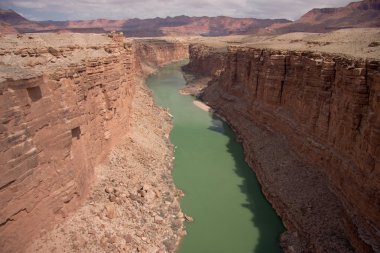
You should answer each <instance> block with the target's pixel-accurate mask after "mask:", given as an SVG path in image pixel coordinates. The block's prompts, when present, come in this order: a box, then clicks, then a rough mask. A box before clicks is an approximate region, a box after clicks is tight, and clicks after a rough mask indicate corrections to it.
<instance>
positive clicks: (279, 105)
mask: <svg viewBox="0 0 380 253" xmlns="http://www.w3.org/2000/svg"><path fill="white" fill-rule="evenodd" d="M212 51H213V50H210V49H209V48H207V47H205V46H202V45H194V46H191V47H190V65H189V69H190V70H191V71H193V72H195V74H198V73H199V74H200V75H204V74H208V75H211V76H212V77H213V80H212V81H211V82H210V83H209V86H208V87H207V88H206V89H205V90H204V91H203V94H202V99H203V100H205V101H206V102H208V104H209V105H210V106H212V107H213V108H214V110H215V111H216V112H217V113H218V114H220V115H222V116H223V117H224V118H226V119H227V121H228V122H229V123H230V124H231V125H232V127H233V128H234V129H235V131H236V132H237V134H238V136H239V139H240V140H241V141H242V143H243V145H244V149H245V154H246V159H247V161H248V163H249V164H250V165H251V167H252V168H253V169H254V170H255V172H256V173H257V175H258V178H259V180H260V182H261V184H262V186H263V191H264V193H265V195H266V196H267V197H268V199H269V200H270V202H271V203H272V205H273V206H274V207H275V209H276V210H277V212H278V213H279V214H280V216H281V217H282V219H283V221H284V223H285V225H286V227H287V229H288V231H289V232H288V233H286V234H284V235H283V236H282V244H283V245H287V246H286V247H285V250H289V252H291V251H292V250H294V249H299V250H302V251H312V252H350V251H352V250H353V248H354V249H355V250H357V251H359V252H373V251H375V252H376V251H379V250H380V244H379V242H380V238H379V233H378V232H379V231H380V227H379V224H380V213H379V210H380V198H379V196H380V194H379V193H380V181H379V178H380V177H379V173H380V153H379V152H380V138H379V136H380V135H379V133H380V100H379V96H380V86H379V85H380V67H379V61H378V60H374V59H372V60H371V59H367V60H366V59H350V58H349V57H344V56H338V55H332V54H324V53H317V52H300V51H285V50H273V49H255V48H247V47H229V48H228V52H225V53H220V52H219V53H217V54H215V53H213V52H212ZM220 54H223V56H221V55H220ZM214 59H224V60H223V63H221V64H220V66H221V68H220V69H217V70H215V69H214V67H211V68H209V67H208V66H210V65H211V64H210V63H211V62H212V61H213V60H214ZM199 66H203V68H202V69H201V70H197V67H199ZM288 246H289V247H288ZM352 247H353V248H352Z"/></svg>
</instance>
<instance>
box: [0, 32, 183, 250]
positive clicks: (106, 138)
mask: <svg viewBox="0 0 380 253" xmlns="http://www.w3.org/2000/svg"><path fill="white" fill-rule="evenodd" d="M1 40H2V43H1V45H2V46H1V49H0V62H1V64H0V68H1V76H0V104H1V107H0V118H1V125H0V127H1V128H0V147H1V148H0V167H1V170H0V195H1V198H0V199H1V200H0V201H1V204H0V248H1V249H2V251H4V252H17V251H20V250H22V249H23V247H24V246H25V245H26V244H27V243H28V242H30V240H31V238H33V237H34V236H35V235H36V234H38V233H39V232H40V231H42V230H47V229H50V228H51V226H52V224H53V222H54V221H55V220H60V219H61V218H62V217H66V216H67V214H68V213H69V212H71V211H72V210H74V209H76V208H78V206H79V205H80V203H81V202H82V200H83V199H84V198H85V196H86V195H87V193H88V191H89V187H90V185H91V183H92V181H93V178H94V167H95V166H96V165H98V164H99V163H100V162H101V161H102V160H103V159H104V157H105V156H106V155H107V153H108V152H109V150H110V148H111V147H112V146H113V145H114V144H115V143H116V142H117V141H118V139H119V138H120V137H121V136H123V135H125V133H126V132H127V131H128V128H129V123H130V116H131V109H132V108H131V105H132V96H133V94H134V92H135V83H136V81H137V79H138V78H139V76H141V74H140V67H139V61H140V60H139V59H138V57H139V56H138V55H137V54H136V47H135V43H134V42H133V41H126V40H124V39H123V37H122V36H119V35H109V36H106V35H90V36H88V35H78V34H77V35H67V34H66V35H63V34H62V35H56V34H55V35H53V34H52V35H47V34H45V35H33V36H25V37H20V36H18V37H17V36H6V37H4V38H1ZM147 43H148V42H147ZM171 45H172V44H171V43H168V45H167V48H165V46H164V45H163V46H162V48H160V49H161V50H162V51H165V50H167V51H170V52H172V51H175V48H173V47H172V46H171ZM173 49H174V50H173ZM185 56H186V55H181V57H182V58H183V57H185ZM165 57H167V58H164V57H163V58H160V60H159V61H160V63H165V62H169V61H172V60H174V59H173V58H171V57H172V55H170V54H167V55H165ZM177 57H180V56H179V55H177Z"/></svg>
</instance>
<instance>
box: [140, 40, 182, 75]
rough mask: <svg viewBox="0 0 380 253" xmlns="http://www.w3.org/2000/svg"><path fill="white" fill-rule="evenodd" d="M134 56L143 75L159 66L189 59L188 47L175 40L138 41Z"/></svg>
mask: <svg viewBox="0 0 380 253" xmlns="http://www.w3.org/2000/svg"><path fill="white" fill-rule="evenodd" d="M135 48H136V55H138V58H139V62H140V67H141V70H142V73H143V74H144V75H148V74H151V73H152V72H153V71H155V70H156V69H157V68H158V67H159V66H161V65H163V64H167V63H169V62H174V61H178V60H181V59H184V58H188V57H189V45H188V44H187V43H183V42H178V41H176V40H173V41H170V43H168V41H166V40H159V39H138V40H136V41H135Z"/></svg>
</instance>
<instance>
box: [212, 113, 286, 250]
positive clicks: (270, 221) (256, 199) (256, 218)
mask: <svg viewBox="0 0 380 253" xmlns="http://www.w3.org/2000/svg"><path fill="white" fill-rule="evenodd" d="M212 117H213V125H212V126H211V127H209V129H210V130H212V131H216V132H219V133H221V134H223V135H225V136H227V137H228V139H229V141H228V143H227V150H228V152H229V153H231V155H232V157H233V159H234V162H235V169H234V171H235V173H236V174H237V175H238V176H239V177H241V178H242V184H241V185H239V188H240V191H241V192H242V193H243V194H244V195H245V196H246V203H245V204H243V207H245V208H247V209H249V210H250V212H252V216H253V218H252V225H253V226H255V227H257V228H258V230H259V239H258V243H257V245H256V247H255V248H254V249H253V251H252V252H253V253H268V252H281V250H280V246H279V236H280V233H282V232H283V231H284V230H285V228H284V226H283V224H282V222H281V219H280V218H279V217H278V216H277V214H276V212H275V211H274V209H273V207H272V206H271V205H270V203H269V202H268V201H267V200H266V199H265V197H264V195H263V193H262V192H261V187H260V185H259V183H257V178H256V175H255V173H254V172H253V171H252V169H251V168H250V167H249V166H248V164H247V163H246V162H245V160H244V152H243V147H242V145H241V144H240V143H238V142H237V141H236V137H235V134H234V132H233V131H232V129H231V128H230V127H229V126H228V125H227V124H226V123H225V122H223V123H222V124H220V121H219V118H217V117H216V116H214V115H212ZM274 233H278V236H277V237H276V236H273V234H274Z"/></svg>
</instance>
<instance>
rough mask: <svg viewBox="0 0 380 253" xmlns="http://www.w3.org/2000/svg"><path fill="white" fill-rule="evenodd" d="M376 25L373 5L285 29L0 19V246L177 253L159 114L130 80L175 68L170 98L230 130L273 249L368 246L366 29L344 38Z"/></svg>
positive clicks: (379, 95) (372, 102)
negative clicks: (273, 235)
mask: <svg viewBox="0 0 380 253" xmlns="http://www.w3.org/2000/svg"><path fill="white" fill-rule="evenodd" d="M369 14H370V15H369ZM378 15H379V4H378V1H377V0H365V1H362V2H359V3H354V4H350V5H348V6H347V7H342V8H337V9H316V10H313V11H311V12H309V13H308V14H306V15H304V16H303V17H301V19H300V20H298V21H295V22H291V23H290V22H289V21H288V20H282V19H279V20H258V19H233V18H229V17H215V18H209V17H199V18H197V17H195V18H194V17H187V16H179V17H174V18H170V17H168V18H157V19H149V20H139V19H131V20H103V19H102V20H92V21H91V20H90V21H67V22H55V21H52V22H49V21H46V22H45V21H43V22H34V21H29V20H27V19H25V18H23V17H22V16H20V15H18V14H17V13H15V12H13V11H8V10H0V29H1V30H0V32H1V35H0V104H1V107H0V119H1V125H0V167H1V170H0V195H1V198H0V202H1V204H0V249H1V251H4V252H83V251H87V252H118V251H120V252H123V251H124V252H125V251H126V252H175V251H176V250H178V248H179V245H180V242H181V239H182V237H183V236H185V235H186V230H185V225H184V222H185V221H189V220H192V218H191V217H190V216H188V215H187V214H185V213H183V211H182V210H181V207H180V205H179V200H180V198H181V197H183V196H184V193H183V192H182V191H181V190H180V189H177V188H176V186H175V184H174V182H173V179H172V174H171V169H172V167H173V160H174V147H173V145H172V144H171V143H170V139H169V134H170V131H171V127H172V115H171V114H170V113H169V112H168V110H167V109H164V108H160V107H158V106H156V105H155V103H154V101H153V98H152V93H151V91H150V90H149V89H148V88H147V87H146V86H145V84H144V82H145V79H146V78H147V76H148V75H150V74H152V73H154V72H155V71H156V70H157V69H158V68H159V67H161V66H163V65H165V64H167V63H171V62H175V61H179V60H183V59H187V58H189V59H190V62H189V64H188V65H186V66H184V67H183V71H184V72H185V73H184V77H185V78H186V80H187V81H188V85H187V86H186V87H185V88H183V89H181V91H180V92H181V93H182V94H192V95H194V96H196V97H197V98H199V99H201V100H202V101H203V102H205V103H206V104H207V106H204V107H205V108H208V110H210V111H212V112H214V113H215V114H216V115H218V116H220V118H222V119H223V120H225V121H226V122H227V123H228V124H229V125H230V126H231V128H232V129H233V130H234V131H235V133H236V135H237V138H238V141H239V142H241V143H242V145H243V147H244V152H245V153H244V154H245V160H246V161H247V163H248V164H249V166H250V168H251V169H252V170H253V171H254V172H255V173H256V175H257V178H258V180H259V182H260V184H261V187H262V191H263V193H264V195H265V196H266V198H267V199H268V200H269V201H270V203H271V205H272V206H273V208H274V209H275V210H276V212H277V214H278V215H279V216H280V217H281V219H282V221H283V223H284V225H285V227H286V231H285V232H284V233H283V234H282V235H281V238H280V239H279V243H280V245H281V247H282V249H283V251H284V252H378V251H380V237H379V231H380V225H379V224H380V215H379V210H380V198H379V196H380V181H379V178H380V177H379V176H380V175H379V174H380V160H379V159H380V109H379V108H380V104H379V103H380V86H379V84H380V65H379V59H380V47H379V45H380V37H379V36H380V33H379V29H378V28H377V29H376V28H360V29H346V28H349V27H351V26H355V27H362V26H364V27H378V23H379V22H378ZM368 17H369V18H368ZM331 24H336V25H337V26H336V27H331ZM342 27H343V28H345V29H340V28H342ZM111 30H119V32H111V33H106V32H109V31H111ZM330 30H337V31H335V32H331V33H326V32H327V31H330ZM27 31H30V32H40V31H44V32H57V31H58V32H59V33H24V34H21V33H17V32H27ZM70 31H76V32H80V33H70ZM291 31H306V32H308V31H313V32H320V33H314V34H310V33H299V32H297V33H287V32H291ZM81 33H101V34H81ZM123 33H124V34H123ZM283 33H284V34H283ZM227 34H235V35H234V36H225V37H205V36H193V35H207V36H219V35H227ZM241 34H250V35H241ZM251 34H260V35H261V36H253V35H251ZM124 35H127V36H141V37H145V36H161V35H169V36H168V37H157V38H126V37H124ZM178 35H181V36H179V37H172V36H178ZM182 35H186V36H184V37H182ZM189 35H191V36H189ZM195 103H198V104H199V103H200V102H199V101H198V102H195Z"/></svg>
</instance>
